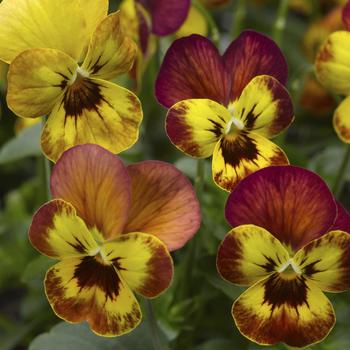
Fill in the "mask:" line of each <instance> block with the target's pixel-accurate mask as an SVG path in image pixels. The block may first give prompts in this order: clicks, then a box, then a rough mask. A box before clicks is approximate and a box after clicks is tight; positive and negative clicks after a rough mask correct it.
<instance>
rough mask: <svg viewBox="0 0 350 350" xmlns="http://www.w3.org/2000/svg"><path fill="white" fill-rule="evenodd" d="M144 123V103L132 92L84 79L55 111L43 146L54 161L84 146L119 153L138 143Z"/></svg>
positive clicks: (60, 102) (59, 103)
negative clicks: (95, 145) (142, 104)
mask: <svg viewBox="0 0 350 350" xmlns="http://www.w3.org/2000/svg"><path fill="white" fill-rule="evenodd" d="M141 120H142V110H141V103H140V101H139V99H138V98H137V97H136V95H134V94H133V93H132V92H131V91H129V90H127V89H124V88H122V87H121V86H118V85H116V84H113V83H110V82H108V81H106V80H100V79H89V78H83V79H82V80H81V81H80V82H79V86H78V87H77V88H74V86H73V87H72V88H70V89H68V90H67V91H66V92H65V94H64V96H63V98H62V99H61V101H59V102H58V103H57V104H56V105H55V107H54V108H53V110H52V112H51V114H50V116H49V119H48V121H47V123H46V125H45V127H44V130H43V132H42V135H41V146H42V149H43V151H44V153H45V154H46V156H47V157H48V158H49V159H51V160H52V161H57V159H58V158H59V157H60V156H61V154H62V153H63V152H64V151H65V150H67V149H69V148H71V147H73V146H75V145H79V144H85V143H95V144H98V145H100V146H102V147H104V148H106V149H108V150H109V151H111V152H113V153H119V152H122V151H124V150H125V149H128V148H130V147H131V146H132V145H133V144H134V143H135V142H136V141H137V139H138V134H139V126H140V123H141Z"/></svg>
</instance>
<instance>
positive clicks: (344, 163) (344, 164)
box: [333, 145, 350, 198]
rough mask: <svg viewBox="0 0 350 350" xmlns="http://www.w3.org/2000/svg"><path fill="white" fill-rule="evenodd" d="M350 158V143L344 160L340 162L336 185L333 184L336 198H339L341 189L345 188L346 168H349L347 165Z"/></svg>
mask: <svg viewBox="0 0 350 350" xmlns="http://www.w3.org/2000/svg"><path fill="white" fill-rule="evenodd" d="M349 160H350V145H347V147H346V150H345V153H344V157H343V160H342V162H341V164H340V167H339V170H338V174H337V177H336V178H335V181H334V185H333V194H334V196H335V197H336V198H338V197H339V196H340V194H341V191H342V189H343V182H344V174H345V170H346V168H347V165H348V163H349Z"/></svg>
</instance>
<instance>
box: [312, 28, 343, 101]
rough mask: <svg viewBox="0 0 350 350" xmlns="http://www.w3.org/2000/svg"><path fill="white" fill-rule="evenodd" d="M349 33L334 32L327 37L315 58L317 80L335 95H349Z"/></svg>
mask: <svg viewBox="0 0 350 350" xmlns="http://www.w3.org/2000/svg"><path fill="white" fill-rule="evenodd" d="M349 62H350V33H349V32H346V31H338V32H334V33H332V34H331V35H329V36H328V38H327V40H326V42H325V43H324V44H323V45H322V46H321V48H320V49H319V51H318V54H317V57H316V74H317V78H318V80H319V81H320V82H321V83H322V84H323V85H324V86H325V87H326V88H328V89H330V90H332V91H333V92H335V93H339V94H344V95H349V94H350V63H349Z"/></svg>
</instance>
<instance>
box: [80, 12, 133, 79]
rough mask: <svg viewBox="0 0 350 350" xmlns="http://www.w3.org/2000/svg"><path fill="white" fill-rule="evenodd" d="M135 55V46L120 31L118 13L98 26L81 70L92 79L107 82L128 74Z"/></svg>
mask: <svg viewBox="0 0 350 350" xmlns="http://www.w3.org/2000/svg"><path fill="white" fill-rule="evenodd" d="M135 55H136V44H135V43H134V42H133V41H132V40H131V39H130V38H129V37H127V36H126V35H125V34H124V32H123V31H122V27H121V23H120V12H119V11H118V12H115V13H113V14H111V15H109V16H108V17H106V18H105V19H104V20H103V21H102V22H101V23H100V24H99V25H98V27H97V29H96V30H95V32H94V34H93V36H92V38H91V42H90V45H89V50H88V53H87V56H86V58H85V60H84V63H83V65H82V68H83V69H84V70H86V71H87V72H89V73H90V75H91V76H92V77H96V78H101V79H106V80H109V79H112V78H113V77H115V76H116V75H118V74H122V73H125V72H128V71H129V70H130V69H131V67H132V65H133V63H134V59H135Z"/></svg>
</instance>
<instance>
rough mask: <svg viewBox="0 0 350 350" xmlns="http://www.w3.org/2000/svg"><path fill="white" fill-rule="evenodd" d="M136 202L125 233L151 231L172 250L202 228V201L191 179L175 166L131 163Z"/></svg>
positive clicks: (133, 196)
mask: <svg viewBox="0 0 350 350" xmlns="http://www.w3.org/2000/svg"><path fill="white" fill-rule="evenodd" d="M127 169H128V172H129V175H130V177H131V186H132V202H131V203H132V204H131V210H130V215H129V221H128V223H127V225H126V227H125V229H124V232H136V231H140V232H147V233H150V234H153V235H155V236H157V237H158V238H159V239H161V240H162V241H163V242H164V243H165V244H166V246H167V247H168V249H169V250H175V249H179V248H181V247H182V246H183V245H184V244H185V243H186V242H187V241H188V240H189V239H191V238H192V236H193V235H194V234H195V233H196V232H197V231H198V229H199V226H200V221H201V215H200V209H199V203H198V200H197V197H196V195H195V192H194V190H193V187H192V185H191V183H190V181H189V180H188V179H187V178H186V177H185V176H184V175H183V174H182V173H181V172H180V171H179V170H177V169H176V168H175V167H174V166H173V165H171V164H168V163H164V162H159V161H144V162H141V163H138V164H135V165H130V166H128V168H127Z"/></svg>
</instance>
